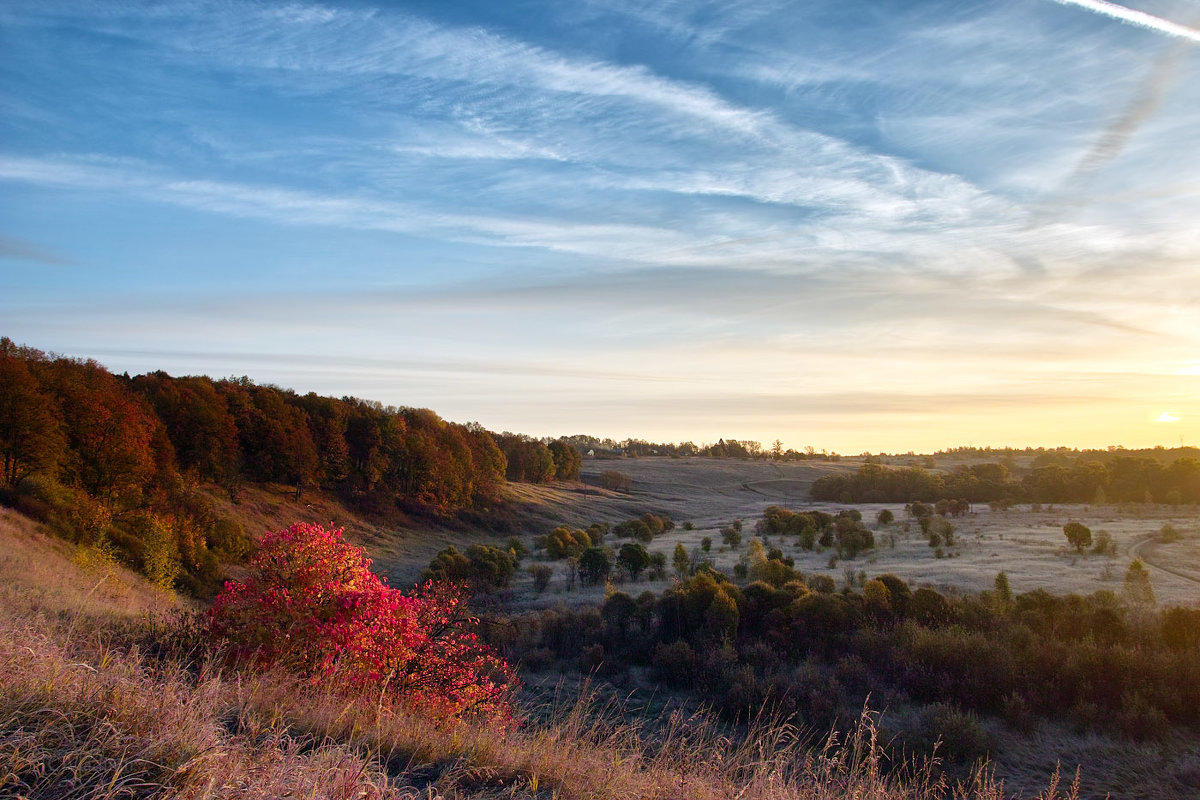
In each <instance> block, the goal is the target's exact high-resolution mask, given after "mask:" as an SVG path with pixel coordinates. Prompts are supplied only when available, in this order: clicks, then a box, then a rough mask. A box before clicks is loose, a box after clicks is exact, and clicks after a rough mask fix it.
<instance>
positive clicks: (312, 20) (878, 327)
mask: <svg viewBox="0 0 1200 800" xmlns="http://www.w3.org/2000/svg"><path fill="white" fill-rule="evenodd" d="M1099 6H1102V4H1098V3H1096V2H1095V0H1090V1H1088V2H1084V1H1082V0H1075V1H1074V2H1070V3H1065V2H1062V3H1060V2H1054V1H1053V0H1011V2H1005V3H990V2H936V1H935V0H929V1H928V2H913V3H902V2H888V3H877V2H844V0H843V1H840V2H796V3H783V2H778V3H776V2H737V0H733V1H726V2H711V3H709V2H687V1H681V2H664V3H655V2H644V1H642V2H633V1H632V0H629V1H627V0H600V1H598V2H578V3H556V4H545V3H536V4H535V3H494V2H486V3H484V2H480V3H467V2H454V3H432V2H430V3H396V4H387V3H339V4H326V5H320V4H313V3H303V2H299V3H271V2H263V3H240V2H213V3H208V2H187V3H173V2H166V3H155V4H147V3H121V2H99V3H55V2H44V1H43V2H21V0H11V1H10V2H6V3H4V4H3V6H0V290H2V291H0V333H3V334H4V335H8V336H10V337H11V338H13V339H15V340H17V341H19V342H23V343H26V344H30V345H33V346H36V347H40V348H43V349H49V350H54V351H59V352H63V353H67V354H70V355H78V356H88V357H94V358H96V359H98V360H99V361H101V362H102V363H105V364H106V365H108V366H109V367H110V368H112V369H114V370H116V371H122V370H128V371H130V372H131V373H132V372H142V371H146V370H152V369H165V370H167V371H168V372H171V373H174V374H199V373H204V374H209V375H213V376H218V377H219V376H225V375H233V374H236V375H241V374H247V375H250V376H251V377H253V378H255V379H256V380H259V381H262V382H275V383H278V384H281V385H284V386H289V387H293V388H295V389H297V390H298V391H309V390H312V391H317V392H321V393H326V394H334V395H339V396H340V395H356V396H360V397H367V398H371V399H376V400H380V401H383V402H385V403H391V404H397V405H414V406H427V407H430V408H433V409H434V410H436V411H438V412H439V413H440V414H442V415H443V416H445V417H447V418H449V419H453V420H457V421H467V420H478V421H480V422H482V423H483V424H484V425H486V426H488V427H490V428H493V429H496V430H517V431H522V432H526V433H530V434H535V435H556V434H565V433H578V432H589V433H595V434H599V435H610V436H614V437H617V438H623V437H625V436H638V437H643V438H650V439H670V440H684V439H691V440H694V441H697V442H701V441H714V440H716V439H717V438H718V437H734V438H747V439H749V438H753V439H758V440H761V441H764V442H769V441H770V440H773V439H775V438H776V437H778V438H780V439H782V440H783V442H784V443H785V444H786V445H789V446H793V447H797V448H799V447H803V446H805V445H809V444H811V445H814V446H816V447H817V448H818V449H820V448H828V449H831V450H839V451H841V452H860V451H863V450H872V451H879V450H887V451H905V450H908V449H916V450H923V449H933V448H938V447H945V446H954V445H959V444H967V443H974V444H1014V445H1025V444H1034V445H1037V444H1046V445H1055V444H1068V445H1077V446H1103V445H1107V444H1125V445H1128V446H1142V445H1147V444H1158V443H1161V444H1168V445H1170V444H1178V442H1179V440H1180V438H1181V437H1182V438H1183V439H1184V440H1186V441H1188V442H1189V443H1193V444H1194V443H1196V441H1197V439H1200V423H1198V421H1200V303H1198V300H1200V227H1198V226H1197V225H1196V220H1197V219H1200V147H1197V146H1196V145H1197V142H1198V141H1200V44H1198V43H1197V40H1198V39H1200V34H1197V35H1196V36H1194V37H1193V36H1191V35H1190V33H1189V32H1190V31H1194V28H1195V26H1200V4H1198V3H1197V2H1195V1H1194V0H1186V1H1185V0H1153V1H1151V0H1142V1H1141V2H1138V3H1137V4H1136V8H1135V10H1136V11H1139V12H1143V13H1144V14H1146V15H1150V16H1149V17H1146V18H1144V19H1141V20H1140V21H1141V22H1143V23H1146V20H1147V19H1148V20H1149V23H1148V24H1140V25H1139V24H1132V23H1131V22H1130V21H1129V20H1121V19H1118V18H1116V16H1114V15H1113V14H1112V13H1111V12H1112V9H1111V8H1109V9H1108V12H1107V13H1102V12H1105V8H1104V7H1099ZM1130 7H1131V8H1134V7H1133V6H1132V5H1131V6H1130ZM1158 20H1162V21H1164V22H1162V24H1159V22H1158ZM1138 21H1139V20H1137V19H1135V20H1133V22H1138ZM1168 23H1171V24H1174V25H1176V26H1179V27H1177V28H1171V27H1170V26H1169V24H1168ZM1164 412H1169V416H1168V417H1165V419H1169V418H1171V416H1173V417H1177V418H1178V421H1176V422H1158V421H1156V420H1158V419H1160V418H1164V417H1163V413H1164Z"/></svg>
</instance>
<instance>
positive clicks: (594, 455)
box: [587, 450, 596, 458]
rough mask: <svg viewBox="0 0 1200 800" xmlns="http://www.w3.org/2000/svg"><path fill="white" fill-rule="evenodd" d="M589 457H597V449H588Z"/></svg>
mask: <svg viewBox="0 0 1200 800" xmlns="http://www.w3.org/2000/svg"><path fill="white" fill-rule="evenodd" d="M587 457H588V458H595V457H596V451H595V450H588V451H587Z"/></svg>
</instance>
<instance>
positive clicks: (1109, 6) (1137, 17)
mask: <svg viewBox="0 0 1200 800" xmlns="http://www.w3.org/2000/svg"><path fill="white" fill-rule="evenodd" d="M1054 1H1055V2H1056V3H1061V4H1062V5H1064V6H1079V7H1080V8H1086V9H1087V10H1088V11H1095V12H1096V13H1097V14H1103V15H1104V16H1106V17H1111V18H1112V19H1117V20H1120V21H1121V22H1125V23H1128V24H1130V25H1136V26H1137V27H1139V28H1145V29H1147V30H1151V31H1157V32H1158V33H1165V34H1166V35H1168V36H1174V37H1176V38H1178V39H1184V40H1186V41H1189V42H1193V43H1195V44H1200V30H1196V29H1195V28H1189V27H1188V26H1186V25H1181V24H1179V23H1178V22H1171V21H1170V20H1167V19H1163V18H1162V17H1156V16H1154V15H1153V14H1147V13H1146V12H1145V11H1138V10H1136V9H1132V8H1126V7H1125V6H1120V5H1117V4H1116V3H1109V2H1107V1H1106V0H1054Z"/></svg>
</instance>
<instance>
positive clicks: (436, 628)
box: [209, 523, 516, 725]
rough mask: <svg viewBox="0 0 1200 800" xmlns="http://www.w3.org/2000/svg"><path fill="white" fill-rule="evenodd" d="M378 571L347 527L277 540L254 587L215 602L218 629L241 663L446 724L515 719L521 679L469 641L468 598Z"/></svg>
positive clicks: (255, 563)
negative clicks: (397, 583) (401, 582)
mask: <svg viewBox="0 0 1200 800" xmlns="http://www.w3.org/2000/svg"><path fill="white" fill-rule="evenodd" d="M370 565H371V562H370V560H369V559H368V558H366V556H365V554H364V553H363V551H362V549H361V548H359V547H355V546H354V545H352V544H349V543H348V542H346V541H344V540H343V539H342V531H341V529H337V530H326V529H325V528H323V527H321V526H320V525H308V524H303V523H298V524H296V525H293V526H291V527H290V528H286V529H284V530H281V531H278V532H275V533H271V534H268V535H266V536H265V537H263V539H262V541H261V542H260V544H259V549H258V553H257V555H255V557H254V558H253V559H252V560H251V562H250V575H249V577H248V578H247V580H246V581H245V583H239V582H236V581H229V582H227V583H226V584H225V590H224V591H223V592H222V593H221V594H220V595H219V596H218V597H217V600H216V603H215V604H214V605H213V608H212V610H211V612H210V613H209V626H210V630H211V632H212V633H213V634H214V635H215V636H216V637H218V638H220V639H222V640H224V641H225V642H227V643H228V644H229V645H230V657H231V659H232V660H233V661H234V662H235V663H237V664H240V665H243V666H267V665H278V666H282V667H285V668H287V669H290V670H292V671H294V672H296V673H297V674H299V675H301V676H302V677H304V678H305V679H307V680H309V681H310V682H312V683H313V684H317V685H321V686H325V687H327V688H332V689H336V690H339V691H343V690H344V691H350V692H370V693H371V697H373V698H380V699H382V700H383V701H384V702H390V703H399V704H402V705H404V706H405V707H407V708H412V709H416V710H419V711H421V712H424V713H428V714H431V715H432V716H434V717H436V718H438V719H445V720H452V719H464V718H472V719H483V720H486V721H488V722H490V723H493V724H495V723H499V724H503V725H507V724H510V723H512V722H513V711H512V707H511V705H510V702H509V698H510V694H511V688H512V687H513V686H514V685H515V682H516V678H515V675H514V673H513V671H512V668H511V667H510V666H509V665H508V664H507V663H506V662H505V661H504V659H502V658H500V657H499V656H497V655H495V654H494V653H493V652H492V650H491V649H490V648H489V647H488V646H487V645H485V644H483V643H482V642H480V641H479V639H478V638H477V637H476V635H475V634H474V633H472V630H471V629H472V628H473V627H474V626H475V624H476V623H477V620H476V619H474V618H472V617H470V616H469V615H468V614H467V611H466V605H465V604H466V598H467V596H466V594H465V592H464V590H463V589H462V588H461V587H458V586H455V585H453V584H446V583H440V584H439V583H435V582H433V581H430V582H428V583H426V584H425V585H424V586H423V587H421V588H420V589H419V590H417V591H416V592H414V593H412V594H404V593H403V592H400V591H399V590H397V589H393V588H391V587H390V586H388V585H387V584H386V583H385V582H384V581H383V580H381V579H380V578H379V577H378V576H376V575H375V574H374V573H372V572H371V570H370Z"/></svg>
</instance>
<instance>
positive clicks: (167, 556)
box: [0, 338, 580, 594]
mask: <svg viewBox="0 0 1200 800" xmlns="http://www.w3.org/2000/svg"><path fill="white" fill-rule="evenodd" d="M0 456H2V458H3V473H2V476H0V502H3V503H4V504H6V505H10V506H12V507H14V508H16V509H17V510H19V511H21V512H23V513H25V514H27V515H28V516H31V517H33V518H35V519H38V520H41V521H43V522H45V523H47V524H48V525H50V527H51V528H53V529H54V530H56V531H57V532H58V533H59V534H60V535H62V536H64V537H65V538H67V539H69V540H71V541H75V542H79V543H84V544H92V545H97V544H99V545H103V546H105V547H109V548H112V549H113V550H114V551H115V554H116V555H117V556H119V557H120V559H121V560H123V561H125V562H126V563H129V564H130V565H132V566H133V567H135V568H136V569H138V570H139V571H141V572H143V573H144V574H146V575H148V576H150V577H151V579H152V580H155V581H156V582H159V583H160V584H162V585H163V586H171V585H175V584H178V585H180V586H182V587H183V588H185V589H187V590H188V591H191V592H193V593H197V594H205V593H211V592H212V591H213V590H214V589H215V588H216V586H217V585H218V579H219V575H220V566H219V565H220V563H221V562H236V561H239V560H241V559H243V558H244V557H245V556H246V555H247V554H248V553H249V550H250V546H251V542H250V539H249V537H248V536H247V534H246V531H245V530H244V528H243V526H242V525H241V523H240V522H238V521H237V520H236V519H235V518H232V517H228V516H224V517H223V516H221V515H220V514H218V513H217V512H216V511H215V510H214V509H213V507H212V503H211V501H210V500H209V499H208V498H207V496H206V495H205V494H204V493H203V492H202V491H200V490H199V487H200V486H201V485H202V484H210V485H216V486H219V487H220V489H221V491H223V492H225V493H227V494H228V496H229V497H230V498H231V499H234V500H236V499H237V497H238V493H239V491H240V489H241V488H242V487H243V486H244V485H246V484H247V483H258V484H265V483H271V484H283V485H286V486H288V487H291V491H293V492H294V493H295V496H296V497H297V498H301V497H302V496H303V494H304V492H306V491H309V490H311V489H317V488H320V489H323V490H325V491H328V492H331V493H333V494H335V495H336V496H337V497H338V498H339V499H341V500H342V501H343V502H344V503H346V505H347V506H348V507H349V508H351V509H353V510H354V511H356V512H358V513H362V514H366V515H372V516H376V517H381V518H388V517H389V516H393V517H394V516H395V515H396V514H397V513H400V514H415V515H422V516H431V517H435V518H454V517H456V516H462V515H474V517H475V518H479V517H482V516H485V515H486V514H487V513H489V512H491V511H493V510H495V508H496V507H497V506H498V505H499V504H500V502H501V492H500V490H501V487H502V485H503V484H504V482H505V480H506V479H509V480H516V481H531V482H545V481H553V480H558V479H566V478H577V477H578V475H579V464H580V456H579V454H578V453H577V452H576V451H575V450H574V449H573V448H571V447H569V446H567V445H565V444H563V443H561V442H550V443H549V444H548V445H547V444H546V443H544V442H541V441H538V440H536V439H533V438H531V437H526V436H520V435H516V434H500V435H495V434H492V433H490V432H489V431H487V430H485V429H483V428H482V427H480V426H479V425H475V424H468V425H460V424H456V423H452V422H447V421H445V420H443V419H441V418H440V417H439V416H438V415H437V414H435V413H434V412H432V411H429V410H427V409H417V408H396V407H391V406H384V405H381V404H379V403H376V402H371V401H368V400H360V399H357V398H353V397H344V398H340V399H338V398H333V397H323V396H319V395H316V394H312V393H309V394H305V395H300V394H297V393H296V392H293V391H290V390H287V389H281V388H279V387H277V386H269V385H258V384H255V383H254V382H253V381H251V380H250V379H249V378H245V377H243V378H230V379H223V380H213V379H211V378H208V377H203V376H201V377H194V376H190V377H172V376H170V375H167V374H166V373H164V372H153V373H148V374H145V375H138V376H136V377H132V378H131V377H129V376H128V375H114V374H112V373H110V372H109V371H108V370H107V369H105V368H104V367H103V366H101V365H100V364H98V363H96V362H95V361H88V360H81V359H74V358H66V357H61V356H54V355H47V354H46V353H43V352H41V351H39V350H35V349H32V348H29V347H22V346H18V345H16V344H14V343H13V342H12V341H11V340H10V339H7V338H4V339H0Z"/></svg>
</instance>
